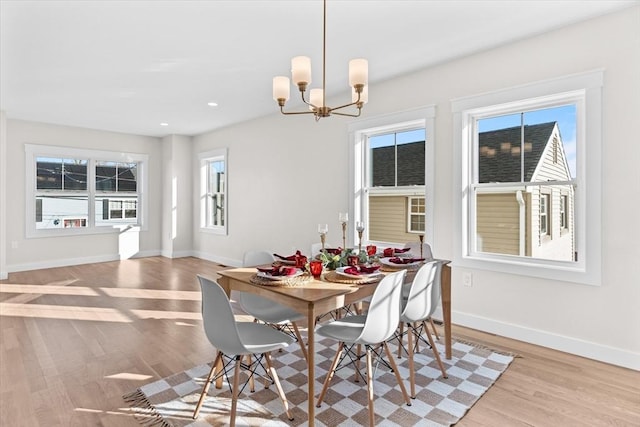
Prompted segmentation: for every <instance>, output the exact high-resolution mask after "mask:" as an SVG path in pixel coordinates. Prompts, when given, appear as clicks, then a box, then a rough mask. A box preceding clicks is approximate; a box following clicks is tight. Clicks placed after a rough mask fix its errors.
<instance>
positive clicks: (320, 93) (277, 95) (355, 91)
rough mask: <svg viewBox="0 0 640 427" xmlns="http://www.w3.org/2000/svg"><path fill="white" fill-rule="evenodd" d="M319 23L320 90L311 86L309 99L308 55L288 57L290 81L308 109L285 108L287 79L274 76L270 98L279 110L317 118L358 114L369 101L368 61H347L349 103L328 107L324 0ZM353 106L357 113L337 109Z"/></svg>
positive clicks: (309, 70)
mask: <svg viewBox="0 0 640 427" xmlns="http://www.w3.org/2000/svg"><path fill="white" fill-rule="evenodd" d="M323 12H324V13H323V24H322V89H311V90H310V93H309V98H308V99H307V98H306V97H305V94H306V91H307V88H308V86H309V85H310V84H311V59H310V58H309V57H308V56H296V57H295V58H293V59H291V78H292V80H293V84H294V85H296V86H298V90H299V91H300V95H301V96H302V101H303V102H304V103H305V104H307V105H308V106H309V111H284V105H285V103H286V102H287V101H288V100H289V91H290V86H289V78H288V77H285V76H277V77H274V78H273V99H274V100H276V101H277V102H278V105H279V106H280V112H281V113H282V114H285V115H290V114H313V115H314V117H315V119H316V121H318V120H320V118H322V117H329V116H330V115H331V114H336V115H340V116H349V117H359V116H360V112H361V111H362V106H363V105H364V104H365V103H366V102H367V101H368V98H369V92H368V86H367V79H368V75H369V64H368V62H367V60H366V59H362V58H358V59H352V60H351V61H349V86H351V102H350V103H348V104H344V105H340V106H338V107H329V106H327V103H326V96H327V92H326V85H325V74H326V43H327V0H324V11H323ZM352 106H353V107H355V108H357V109H358V112H357V113H355V112H352V113H348V112H343V111H337V110H341V109H343V108H346V107H352Z"/></svg>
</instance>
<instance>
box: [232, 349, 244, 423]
mask: <svg viewBox="0 0 640 427" xmlns="http://www.w3.org/2000/svg"><path fill="white" fill-rule="evenodd" d="M241 365H242V357H241V356H236V367H235V369H234V370H233V390H232V393H231V419H230V420H229V425H230V426H231V427H235V426H236V409H237V408H238V389H239V388H240V367H241Z"/></svg>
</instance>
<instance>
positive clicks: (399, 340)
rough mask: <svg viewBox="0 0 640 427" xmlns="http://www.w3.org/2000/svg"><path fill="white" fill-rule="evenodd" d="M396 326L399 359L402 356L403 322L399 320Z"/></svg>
mask: <svg viewBox="0 0 640 427" xmlns="http://www.w3.org/2000/svg"><path fill="white" fill-rule="evenodd" d="M398 328H399V331H398V359H400V358H401V357H402V334H403V333H404V323H403V322H400V325H399V326H398Z"/></svg>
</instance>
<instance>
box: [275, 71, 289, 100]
mask: <svg viewBox="0 0 640 427" xmlns="http://www.w3.org/2000/svg"><path fill="white" fill-rule="evenodd" d="M289 91H290V88H289V77H284V76H277V77H274V78H273V99H275V100H276V101H278V100H279V99H284V100H285V101H288V100H289V93H290V92H289Z"/></svg>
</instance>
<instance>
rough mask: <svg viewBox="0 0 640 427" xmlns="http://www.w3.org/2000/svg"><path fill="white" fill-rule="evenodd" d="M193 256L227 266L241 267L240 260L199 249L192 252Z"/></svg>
mask: <svg viewBox="0 0 640 427" xmlns="http://www.w3.org/2000/svg"><path fill="white" fill-rule="evenodd" d="M193 256H194V257H196V258H200V259H204V260H207V261H211V262H217V263H218V264H222V265H226V266H228V267H242V260H237V259H233V258H226V257H221V256H217V255H212V254H209V253H205V252H200V251H196V252H194V253H193Z"/></svg>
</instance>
